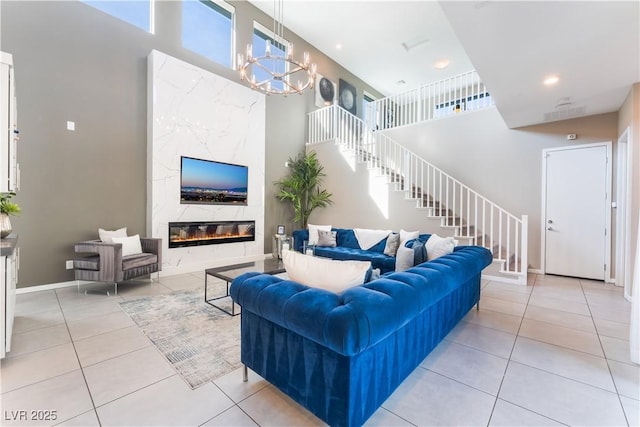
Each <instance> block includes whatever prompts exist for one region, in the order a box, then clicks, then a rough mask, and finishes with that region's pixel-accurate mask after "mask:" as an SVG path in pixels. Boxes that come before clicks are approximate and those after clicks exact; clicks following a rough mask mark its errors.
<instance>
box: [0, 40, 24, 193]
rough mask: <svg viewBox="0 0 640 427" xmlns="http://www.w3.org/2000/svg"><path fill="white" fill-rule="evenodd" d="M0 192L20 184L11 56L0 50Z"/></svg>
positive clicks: (16, 188) (9, 190) (12, 188)
mask: <svg viewBox="0 0 640 427" xmlns="http://www.w3.org/2000/svg"><path fill="white" fill-rule="evenodd" d="M0 100H1V102H0V133H1V135H0V192H3V193H7V192H15V191H18V188H19V186H20V168H19V166H18V115H17V109H16V96H15V78H14V75H13V57H12V56H11V54H8V53H6V52H0Z"/></svg>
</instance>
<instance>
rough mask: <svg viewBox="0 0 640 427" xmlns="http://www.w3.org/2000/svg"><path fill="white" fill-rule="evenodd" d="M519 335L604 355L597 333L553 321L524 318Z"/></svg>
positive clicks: (596, 354) (600, 355)
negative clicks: (559, 324)
mask: <svg viewBox="0 0 640 427" xmlns="http://www.w3.org/2000/svg"><path fill="white" fill-rule="evenodd" d="M519 335H520V336H523V337H526V338H531V339H534V340H538V341H543V342H546V343H549V344H555V345H558V346H560V347H566V348H570V349H572V350H577V351H582V352H585V353H589V354H592V355H594V356H599V357H604V353H603V352H602V347H601V345H600V340H599V339H598V335H596V334H593V333H590V332H584V331H579V330H577V329H570V328H565V327H562V326H558V325H554V324H553V323H547V322H539V321H537V320H533V319H524V320H523V321H522V326H521V327H520V332H519Z"/></svg>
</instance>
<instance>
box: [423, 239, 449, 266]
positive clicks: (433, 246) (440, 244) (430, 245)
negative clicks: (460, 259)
mask: <svg viewBox="0 0 640 427" xmlns="http://www.w3.org/2000/svg"><path fill="white" fill-rule="evenodd" d="M455 246H456V242H455V240H453V237H440V236H438V235H437V234H432V235H431V237H429V240H427V243H426V244H425V245H424V247H425V249H426V250H427V260H428V261H431V260H432V259H436V258H439V257H441V256H443V255H447V254H450V253H452V252H453V248H455Z"/></svg>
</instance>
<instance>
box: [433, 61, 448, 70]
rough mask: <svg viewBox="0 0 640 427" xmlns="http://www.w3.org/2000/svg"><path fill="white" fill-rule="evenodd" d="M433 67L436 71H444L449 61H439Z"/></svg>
mask: <svg viewBox="0 0 640 427" xmlns="http://www.w3.org/2000/svg"><path fill="white" fill-rule="evenodd" d="M433 66H434V67H435V68H436V69H438V70H444V69H445V68H447V67H448V66H449V60H448V59H441V60H439V61H436V63H435V64H434V65H433Z"/></svg>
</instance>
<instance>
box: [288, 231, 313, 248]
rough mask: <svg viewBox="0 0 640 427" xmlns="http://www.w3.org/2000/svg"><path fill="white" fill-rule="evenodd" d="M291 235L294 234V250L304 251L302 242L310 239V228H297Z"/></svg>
mask: <svg viewBox="0 0 640 427" xmlns="http://www.w3.org/2000/svg"><path fill="white" fill-rule="evenodd" d="M291 235H292V236H293V250H294V251H296V252H302V242H304V241H305V240H306V241H309V230H295V231H294V232H293V233H291Z"/></svg>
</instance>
